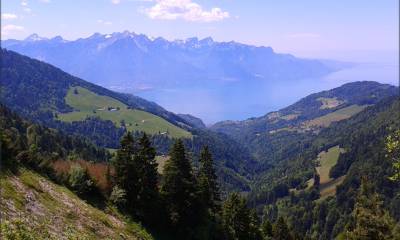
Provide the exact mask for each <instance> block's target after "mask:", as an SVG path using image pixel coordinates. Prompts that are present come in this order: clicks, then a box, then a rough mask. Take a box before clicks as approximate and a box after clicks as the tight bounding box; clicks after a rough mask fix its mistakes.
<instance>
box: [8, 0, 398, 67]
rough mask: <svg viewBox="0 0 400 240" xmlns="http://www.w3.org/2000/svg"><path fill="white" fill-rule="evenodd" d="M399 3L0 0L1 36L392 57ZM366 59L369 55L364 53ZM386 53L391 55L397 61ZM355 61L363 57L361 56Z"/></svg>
mask: <svg viewBox="0 0 400 240" xmlns="http://www.w3.org/2000/svg"><path fill="white" fill-rule="evenodd" d="M398 4H399V0H379V1H378V0H302V1H299V0H257V1H255V0H214V1H210V0H79V1H78V0H1V5H2V6H1V7H2V8H1V11H2V12H1V13H2V22H1V26H2V28H1V32H2V39H8V38H15V39H22V38H25V37H26V36H28V35H30V34H32V33H38V34H39V35H41V36H45V37H53V36H56V35H61V36H63V37H64V38H66V39H71V40H72V39H77V38H80V37H87V36H90V35H92V34H93V33H94V32H100V33H111V32H117V31H124V30H129V31H134V32H136V33H144V34H147V35H149V36H154V37H157V36H162V37H165V38H167V39H170V40H172V39H182V38H187V37H193V36H197V37H200V38H203V37H207V36H211V37H213V38H214V39H215V40H218V41H231V40H234V41H238V42H243V43H249V44H255V45H265V46H271V47H273V48H274V49H275V50H276V51H277V52H289V53H294V54H297V55H302V56H310V57H331V56H332V55H333V56H334V55H335V54H336V55H341V58H342V59H345V58H346V57H345V55H346V53H347V54H349V53H350V55H353V52H364V55H365V51H366V50H367V51H372V52H380V53H381V54H382V52H383V54H384V53H385V52H388V53H389V54H393V52H395V53H396V52H398V49H399V46H398V42H399V26H398V21H399V16H398V11H399V6H398ZM367 55H368V54H367ZM397 55H398V54H395V55H394V54H393V55H392V56H393V57H394V56H397ZM360 58H362V57H360Z"/></svg>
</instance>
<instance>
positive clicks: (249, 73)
mask: <svg viewBox="0 0 400 240" xmlns="http://www.w3.org/2000/svg"><path fill="white" fill-rule="evenodd" d="M2 47H3V48H6V49H9V50H13V51H16V52H18V53H21V54H23V55H26V56H29V57H32V58H36V59H39V60H42V61H45V62H47V63H50V64H52V65H54V66H56V67H59V68H61V69H62V70H64V71H66V72H68V73H70V74H72V75H74V76H77V77H80V78H82V79H85V80H88V81H89V82H92V83H95V84H98V85H101V86H103V87H106V88H109V89H112V90H116V91H119V92H127V93H135V94H136V95H139V96H142V97H144V98H146V99H150V100H153V101H156V102H157V103H159V104H161V105H163V106H164V107H167V108H168V109H170V110H172V111H174V112H187V110H192V109H196V108H197V107H196V106H199V105H200V102H201V101H200V100H201V99H200V100H198V99H199V98H207V99H208V100H209V101H211V102H210V103H208V105H207V107H210V106H212V105H220V106H221V107H219V109H220V111H225V110H226V111H228V112H231V114H232V115H235V116H239V115H240V113H237V112H240V111H242V112H245V111H248V109H249V108H250V107H252V106H254V105H255V104H268V103H267V102H266V101H265V100H263V98H264V97H265V92H266V90H268V89H270V88H271V87H270V85H271V84H272V83H274V84H277V85H279V86H282V85H284V84H285V83H286V84H287V83H292V82H293V81H298V80H299V79H304V78H307V79H308V78H317V77H321V76H325V75H327V74H329V73H332V72H334V71H337V70H338V69H340V68H341V67H343V66H340V64H330V63H328V62H327V61H322V60H321V61H320V60H312V59H302V58H297V57H295V56H293V55H290V54H279V53H276V52H274V50H273V49H272V48H271V47H264V46H260V47H257V46H252V45H246V44H242V43H238V42H234V41H231V42H217V41H214V40H213V39H212V38H210V37H208V38H204V39H198V38H188V39H185V40H175V41H168V40H166V39H164V38H161V37H158V38H149V37H148V36H146V35H143V34H136V33H133V32H129V31H125V32H116V33H112V34H100V33H95V34H93V35H92V36H90V37H87V38H80V39H77V40H73V41H69V40H65V39H63V38H62V37H61V36H57V37H54V38H44V37H40V36H38V35H37V34H33V35H31V36H29V37H27V38H26V39H25V40H5V41H2ZM247 92H251V93H252V94H251V96H248V94H246V95H244V93H247ZM188 95H189V96H197V97H196V98H192V99H191V101H189V102H188V103H185V104H186V105H185V107H183V104H182V98H187V96H188ZM239 99H240V100H239ZM261 102H262V103H261ZM201 104H205V103H204V101H203V102H201ZM232 106H235V107H232ZM221 109H222V110H221ZM192 111H195V110H192ZM188 113H190V114H192V115H196V116H199V117H201V118H203V119H205V117H208V116H209V115H210V114H206V115H205V116H204V115H199V114H198V113H197V112H188ZM202 114H204V113H202ZM224 118H230V117H229V116H225V117H224Z"/></svg>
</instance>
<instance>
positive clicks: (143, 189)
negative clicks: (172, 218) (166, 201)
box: [134, 133, 159, 222]
mask: <svg viewBox="0 0 400 240" xmlns="http://www.w3.org/2000/svg"><path fill="white" fill-rule="evenodd" d="M138 145H139V146H138V152H137V155H136V156H135V158H134V161H135V165H136V166H138V176H139V177H138V183H139V184H138V188H139V189H138V196H137V201H138V204H137V215H139V216H140V217H142V218H143V219H145V220H147V221H148V222H155V221H156V219H157V206H158V205H159V194H158V186H157V185H158V173H157V166H158V164H157V162H156V160H155V156H156V150H155V149H154V147H152V146H151V142H150V140H149V138H148V137H147V135H146V134H145V133H143V136H142V137H141V138H140V139H139V144H138Z"/></svg>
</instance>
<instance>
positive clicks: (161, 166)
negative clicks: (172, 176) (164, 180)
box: [156, 155, 169, 174]
mask: <svg viewBox="0 0 400 240" xmlns="http://www.w3.org/2000/svg"><path fill="white" fill-rule="evenodd" d="M168 159H169V156H166V155H163V156H156V161H157V164H158V168H157V171H158V173H159V174H162V173H163V172H164V166H165V163H166V162H167V160H168Z"/></svg>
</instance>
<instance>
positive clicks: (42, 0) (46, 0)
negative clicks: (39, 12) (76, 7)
mask: <svg viewBox="0 0 400 240" xmlns="http://www.w3.org/2000/svg"><path fill="white" fill-rule="evenodd" d="M39 1H40V2H42V3H50V2H51V0H39Z"/></svg>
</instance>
